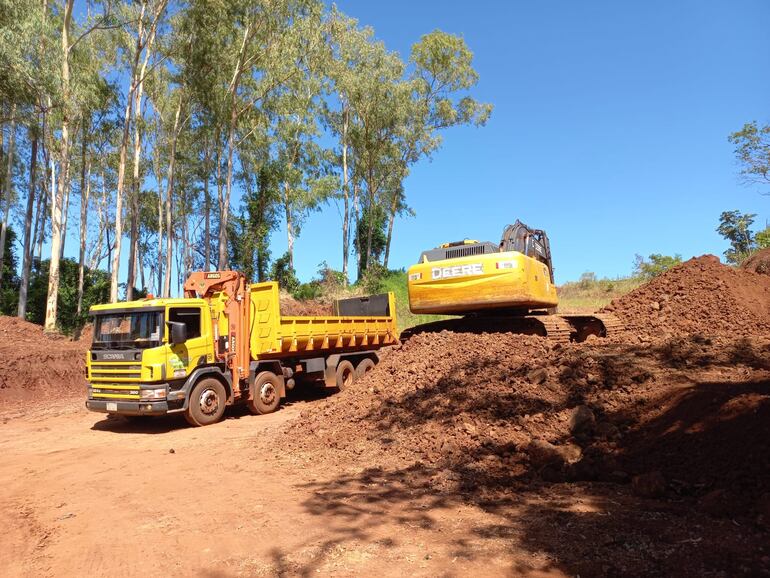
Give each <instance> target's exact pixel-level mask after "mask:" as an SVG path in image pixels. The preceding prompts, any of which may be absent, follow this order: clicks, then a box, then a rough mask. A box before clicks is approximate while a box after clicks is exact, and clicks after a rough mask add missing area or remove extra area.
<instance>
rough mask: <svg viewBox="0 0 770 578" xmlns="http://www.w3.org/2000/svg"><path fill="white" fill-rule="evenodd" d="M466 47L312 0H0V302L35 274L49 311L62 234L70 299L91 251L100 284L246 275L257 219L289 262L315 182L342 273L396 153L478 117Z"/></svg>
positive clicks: (366, 247) (253, 263)
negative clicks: (197, 273) (403, 52)
mask: <svg viewBox="0 0 770 578" xmlns="http://www.w3.org/2000/svg"><path fill="white" fill-rule="evenodd" d="M472 59H473V54H472V53H471V51H470V50H469V49H468V47H467V46H466V44H465V42H464V40H463V39H462V37H460V36H457V35H452V34H449V33H446V32H442V31H440V30H435V31H433V32H430V33H427V34H425V35H423V36H422V37H421V38H420V39H419V41H418V42H416V43H415V44H414V45H413V46H412V48H411V52H410V54H409V57H408V58H407V59H402V58H401V57H400V56H399V55H398V54H397V53H394V52H392V51H389V50H388V49H387V48H386V47H385V45H384V44H383V43H382V42H380V41H378V40H377V39H376V38H375V36H374V32H373V30H372V29H371V28H369V27H362V26H361V25H359V23H358V22H357V21H356V20H355V19H353V18H350V17H348V16H346V15H345V14H343V13H342V12H340V11H339V10H338V9H337V8H336V7H335V6H331V7H327V6H326V5H325V4H324V3H323V2H321V1H320V0H189V1H177V2H175V1H172V0H139V1H137V2H132V3H126V2H117V1H116V2H113V1H110V0H103V1H94V2H91V1H89V2H83V3H77V5H76V3H75V2H74V0H0V135H2V136H0V167H1V169H2V170H0V223H1V228H0V294H2V295H3V296H4V297H3V299H4V301H3V302H4V303H5V307H10V306H11V305H9V304H8V299H10V298H11V297H10V296H12V295H13V294H15V295H16V298H15V314H17V315H18V316H19V317H22V318H29V317H30V297H31V291H32V289H31V285H32V282H33V281H35V280H39V278H42V277H43V276H44V277H45V279H46V283H47V287H46V292H45V293H46V296H45V308H44V309H45V319H44V325H45V328H46V330H54V329H55V328H56V326H57V322H60V317H61V316H60V315H59V309H60V308H61V307H62V306H63V297H64V296H63V295H62V294H61V288H62V284H61V278H62V275H63V274H67V275H69V272H70V271H69V266H70V264H69V263H65V261H66V260H64V250H65V246H67V241H68V234H69V236H70V239H69V240H70V241H71V240H72V235H73V234H74V235H75V236H77V237H79V246H78V252H77V253H78V258H77V260H76V261H74V263H75V265H76V271H77V289H76V291H75V294H74V295H69V294H68V295H66V299H68V300H69V299H71V300H72V301H71V303H72V304H73V305H74V311H75V314H76V315H77V316H81V315H82V314H83V311H84V310H87V307H86V306H87V305H88V303H89V300H88V291H89V287H91V285H89V283H92V285H93V286H98V287H101V288H102V289H100V290H103V289H104V283H103V280H104V279H103V278H102V277H100V276H99V274H98V273H97V272H98V271H99V270H100V269H102V268H104V269H106V273H105V275H106V276H107V278H108V279H109V283H108V294H107V298H108V299H109V300H110V301H113V302H114V301H117V300H118V298H119V297H121V296H123V297H125V298H126V299H132V298H135V297H137V296H139V295H142V294H144V293H145V292H147V291H152V292H155V293H157V294H158V295H162V296H170V294H171V289H172V285H173V284H174V283H176V284H177V286H178V284H179V283H180V280H183V279H184V277H185V276H186V275H187V274H188V273H189V272H190V271H192V270H195V269H204V270H209V269H210V268H212V267H213V268H217V269H225V268H238V269H240V270H242V271H244V272H245V273H246V274H247V275H248V276H249V277H250V278H254V279H257V280H264V279H266V278H267V277H268V276H269V275H270V274H271V270H275V267H274V265H275V263H276V262H275V261H274V260H273V256H272V255H271V254H270V250H269V236H270V234H271V232H273V231H275V230H277V229H278V228H279V227H283V228H285V230H286V235H287V246H288V251H287V254H286V255H285V256H282V258H283V261H281V262H280V263H279V265H280V267H287V268H288V269H289V270H292V269H293V266H294V246H295V245H294V242H295V240H296V238H297V236H299V235H300V234H301V230H302V227H303V225H304V223H305V222H306V221H307V219H308V218H310V215H311V214H312V213H313V212H314V211H316V210H318V209H319V208H320V207H321V206H323V205H324V204H326V203H330V202H335V203H337V204H338V205H339V208H340V213H341V216H342V218H341V226H340V230H339V239H340V246H341V252H342V274H343V278H344V279H347V278H348V276H349V274H351V273H353V272H355V273H356V274H357V275H358V276H359V277H360V276H361V275H362V274H363V272H364V271H365V270H366V269H367V267H370V266H371V265H375V264H377V265H378V266H381V267H385V268H387V265H388V259H389V254H390V246H391V243H392V239H393V234H394V223H395V220H396V218H397V217H398V216H399V215H408V214H411V209H410V207H409V204H408V197H407V191H406V190H405V188H404V180H405V179H406V177H407V176H408V174H409V172H410V170H411V167H412V166H414V165H415V163H418V162H419V161H421V160H423V159H425V158H429V157H430V156H431V155H432V154H433V153H434V152H435V151H436V150H438V149H439V147H440V146H441V142H442V132H443V131H444V130H445V129H448V128H450V127H454V126H459V125H471V126H482V125H484V124H485V123H486V121H487V119H488V118H489V115H490V113H491V110H492V107H491V105H489V104H484V103H481V102H478V101H477V100H476V99H474V98H473V97H472V96H471V95H470V92H471V91H472V89H473V88H474V87H475V86H476V84H477V82H478V74H477V73H476V71H475V70H474V68H473V65H472ZM239 193H240V195H239ZM238 197H240V202H239V203H237V204H236V201H237V200H238ZM9 240H10V244H9ZM14 243H16V245H18V249H19V250H18V253H19V258H18V263H14V264H13V266H12V267H11V266H9V265H10V264H11V263H12V262H13V261H14V260H15V259H16V257H15V255H14V249H13V247H14ZM44 247H45V248H46V252H45V253H46V254H44V251H43V249H44ZM351 254H353V255H354V256H355V263H352V262H351V261H350V256H351ZM126 262H127V267H124V268H121V263H126ZM43 268H44V269H45V271H43ZM63 268H65V269H67V270H66V271H64V269H63ZM124 269H125V271H126V273H125V276H122V275H121V273H122V271H123V270H124ZM13 271H18V275H15V274H14V273H13ZM174 273H175V274H174ZM15 277H17V278H15ZM35 282H36V281H35ZM10 289H13V291H9V290H10ZM121 293H122V295H121ZM35 296H36V298H39V287H38V286H36V291H35ZM11 300H12V301H13V299H11ZM69 304H70V302H69V301H68V303H67V306H69ZM36 307H37V306H36ZM38 309H39V308H38ZM38 309H35V311H36V313H34V316H35V318H37V316H38V315H39V313H38V312H37V311H38ZM5 310H6V311H8V309H5Z"/></svg>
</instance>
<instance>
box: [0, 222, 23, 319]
mask: <svg viewBox="0 0 770 578" xmlns="http://www.w3.org/2000/svg"><path fill="white" fill-rule="evenodd" d="M18 263H19V259H18V257H17V255H16V231H14V230H13V229H12V228H11V227H8V229H6V234H5V254H4V257H3V278H2V285H0V314H2V315H15V314H16V307H17V305H18V304H19V276H18V275H17V274H16V271H17V269H18Z"/></svg>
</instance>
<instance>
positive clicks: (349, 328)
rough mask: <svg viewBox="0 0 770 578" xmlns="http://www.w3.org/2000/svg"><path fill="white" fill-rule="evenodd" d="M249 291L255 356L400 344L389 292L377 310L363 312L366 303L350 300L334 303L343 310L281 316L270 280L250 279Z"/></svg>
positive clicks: (287, 355) (251, 335)
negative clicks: (307, 315)
mask: <svg viewBox="0 0 770 578" xmlns="http://www.w3.org/2000/svg"><path fill="white" fill-rule="evenodd" d="M250 295H251V297H250V298H251V306H252V310H251V318H252V320H253V321H252V327H251V328H250V332H249V334H250V349H251V357H252V359H255V360H256V359H265V358H281V357H296V356H297V354H300V355H304V354H305V353H306V354H307V355H308V357H311V356H316V355H328V354H330V353H342V352H349V351H364V350H372V349H379V348H380V347H383V346H386V345H393V344H396V343H398V330H397V329H396V304H395V297H394V295H393V293H389V294H388V295H387V297H386V296H380V297H381V299H380V302H381V306H380V307H379V311H377V314H373V315H372V314H367V311H366V310H367V307H365V306H362V307H356V306H355V304H353V303H347V304H344V305H343V306H342V307H340V306H339V303H341V302H338V306H337V307H336V308H337V309H341V312H342V313H343V314H342V315H334V316H328V317H327V316H312V317H296V316H282V315H281V308H280V301H279V294H278V284H277V283H274V282H267V283H253V284H252V285H251V287H250ZM366 299H369V298H365V299H364V300H350V301H365V300H366ZM371 299H374V297H373V298H371ZM356 309H358V310H356ZM351 310H356V311H355V314H351V315H346V314H345V311H351ZM380 313H382V314H380Z"/></svg>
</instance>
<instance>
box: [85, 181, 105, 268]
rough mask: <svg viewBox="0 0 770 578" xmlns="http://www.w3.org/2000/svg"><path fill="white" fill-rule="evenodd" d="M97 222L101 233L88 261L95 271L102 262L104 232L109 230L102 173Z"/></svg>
mask: <svg viewBox="0 0 770 578" xmlns="http://www.w3.org/2000/svg"><path fill="white" fill-rule="evenodd" d="M96 220H97V222H98V223H99V232H98V233H97V236H96V243H94V246H93V249H91V258H90V259H89V260H88V268H89V269H90V270H91V271H94V270H95V269H97V268H98V267H99V264H100V263H101V262H102V243H103V241H104V232H105V231H106V230H107V183H106V182H105V178H104V171H102V199H101V202H100V203H99V204H98V205H97V207H96Z"/></svg>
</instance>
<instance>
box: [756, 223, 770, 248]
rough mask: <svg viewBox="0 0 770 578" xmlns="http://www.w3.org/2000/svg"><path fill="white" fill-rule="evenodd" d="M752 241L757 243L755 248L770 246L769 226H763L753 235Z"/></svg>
mask: <svg viewBox="0 0 770 578" xmlns="http://www.w3.org/2000/svg"><path fill="white" fill-rule="evenodd" d="M754 242H755V243H756V245H757V249H767V248H768V247H770V227H765V228H764V229H762V230H761V231H759V232H758V233H757V234H756V235H754Z"/></svg>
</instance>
